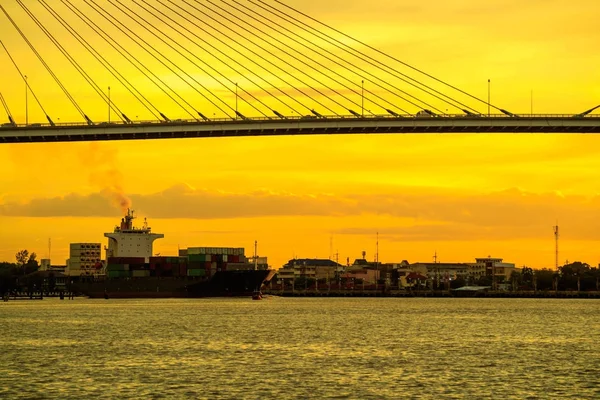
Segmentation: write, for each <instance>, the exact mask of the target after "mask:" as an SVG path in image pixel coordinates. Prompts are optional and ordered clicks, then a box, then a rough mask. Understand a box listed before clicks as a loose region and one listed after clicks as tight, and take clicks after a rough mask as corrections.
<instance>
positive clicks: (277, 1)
mask: <svg viewBox="0 0 600 400" xmlns="http://www.w3.org/2000/svg"><path fill="white" fill-rule="evenodd" d="M257 1H259V2H261V3H263V4H266V3H265V1H263V0H257ZM273 1H275V2H276V3H278V4H281V5H282V6H284V7H287V8H289V9H291V10H293V11H295V12H296V13H298V14H300V15H302V16H304V17H306V18H308V19H310V20H313V21H315V22H316V23H318V24H320V25H323V26H325V27H327V28H329V29H331V30H333V31H335V32H337V33H339V34H341V35H343V36H345V37H347V38H349V39H351V40H353V41H355V42H357V43H359V44H361V45H363V46H366V47H367V48H369V49H371V50H373V51H375V52H377V53H379V54H381V55H384V56H385V57H388V58H391V59H392V60H394V61H396V62H399V63H400V64H402V65H404V66H406V67H408V68H410V69H412V70H414V71H417V72H419V73H421V74H423V75H425V76H427V77H429V78H431V79H433V80H435V81H437V82H440V83H442V84H444V85H446V86H448V87H450V88H452V89H454V90H456V91H458V92H460V93H462V94H465V95H467V96H469V97H471V98H473V99H475V100H477V101H479V102H482V103H484V104H486V105H487V104H488V103H487V102H486V101H484V100H481V99H479V98H477V97H475V96H473V95H471V94H469V93H467V92H465V91H463V90H461V89H459V88H457V87H455V86H453V85H451V84H449V83H446V82H444V81H442V80H440V79H438V78H436V77H434V76H432V75H430V74H428V73H426V72H424V71H422V70H420V69H418V68H416V67H413V66H411V65H409V64H407V63H405V62H403V61H401V60H399V59H397V58H395V57H393V56H390V55H388V54H387V53H384V52H382V51H380V50H378V49H376V48H374V47H372V46H370V45H368V44H366V43H364V42H362V41H360V40H358V39H355V38H353V37H351V36H350V35H347V34H345V33H343V32H341V31H339V30H337V29H335V28H333V27H331V26H329V25H327V24H325V23H324V22H321V21H319V20H317V19H315V18H313V17H311V16H309V15H307V14H305V13H303V12H302V11H299V10H297V9H295V8H293V7H291V6H288V5H287V4H285V3H283V2H281V1H279V0H273ZM267 5H268V4H267ZM268 6H269V7H271V8H273V9H275V10H277V11H278V12H280V13H282V14H284V15H286V16H288V17H289V18H292V19H293V20H295V21H298V22H300V23H301V24H303V25H305V26H308V27H310V28H311V29H313V30H315V31H317V32H319V33H320V34H322V35H324V36H326V37H328V38H330V39H332V40H334V41H335V42H337V43H339V44H341V45H343V46H345V47H347V48H350V49H352V50H353V51H355V52H357V53H359V54H361V55H363V56H365V57H367V58H369V59H371V60H373V61H375V62H377V63H378V64H381V65H383V66H385V67H386V68H389V69H391V70H392V71H394V72H396V73H398V74H400V75H402V76H405V77H406V78H408V79H410V80H412V81H414V82H417V83H418V84H419V85H422V86H424V87H426V88H427V89H429V90H431V91H433V92H435V93H437V94H439V95H441V96H444V97H447V98H449V99H451V100H452V101H455V102H456V103H458V104H461V105H463V106H465V107H467V108H469V109H471V110H473V111H475V112H477V113H478V114H479V111H477V110H475V109H473V108H472V107H468V106H466V105H464V104H463V103H460V102H459V101H458V100H456V99H453V98H452V97H450V96H448V95H446V94H444V93H441V92H439V91H437V90H435V89H433V88H431V87H430V86H428V85H426V84H424V83H422V82H419V81H418V80H416V79H414V78H412V77H410V76H408V75H406V74H403V73H401V72H399V71H397V70H396V69H394V68H392V67H390V66H388V65H386V64H384V63H382V62H381V61H379V60H377V59H375V58H373V57H371V56H369V55H367V54H365V53H363V52H361V51H360V50H356V49H354V48H352V47H350V46H349V45H347V44H345V43H343V42H341V41H339V40H337V39H335V38H333V37H332V36H330V35H328V34H327V33H324V32H321V31H320V30H318V29H316V28H314V27H312V26H310V25H308V24H306V23H305V22H302V21H300V20H298V19H297V18H294V17H293V16H291V15H290V14H288V13H286V12H285V11H281V10H279V9H278V8H276V7H273V6H271V5H268ZM313 35H314V33H313ZM315 36H316V35H315ZM337 47H339V46H337ZM351 54H352V53H351ZM354 56H355V57H358V56H356V55H354ZM379 68H380V69H382V68H381V67H379ZM382 70H383V69H382ZM386 72H387V73H390V72H389V71H386ZM413 86H414V85H413ZM415 87H417V88H419V87H418V86H415ZM419 89H421V90H423V91H425V90H424V89H422V88H419ZM429 94H431V93H429ZM492 107H493V108H495V109H497V110H500V109H499V108H498V107H496V106H492Z"/></svg>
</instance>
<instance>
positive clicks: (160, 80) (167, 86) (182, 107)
mask: <svg viewBox="0 0 600 400" xmlns="http://www.w3.org/2000/svg"><path fill="white" fill-rule="evenodd" d="M83 1H84V2H85V3H86V4H87V5H88V7H90V8H92V9H93V10H94V11H96V13H97V14H98V15H100V16H101V17H103V18H104V19H106V20H107V21H108V22H110V23H111V24H112V25H113V26H114V27H115V28H117V29H118V30H120V31H121V32H122V33H123V34H124V35H125V36H127V37H128V38H129V39H130V40H131V41H133V42H134V43H135V44H137V45H138V46H140V47H141V48H142V49H144V50H145V51H146V52H147V53H148V54H150V55H151V56H153V57H154V58H156V60H157V61H159V62H160V63H161V64H163V65H164V66H165V67H167V68H168V69H169V70H170V71H171V72H173V73H174V74H175V75H177V76H178V77H179V78H180V79H182V78H181V76H179V75H178V74H177V73H176V72H175V71H173V70H172V69H171V68H169V67H168V66H167V65H166V64H165V63H164V62H163V61H161V60H160V59H159V58H158V57H156V55H154V54H152V52H150V51H149V50H148V49H146V48H145V47H144V46H142V45H141V44H140V43H139V42H137V41H136V40H134V39H133V38H132V37H131V35H129V34H128V33H127V32H125V31H124V30H123V29H121V28H120V27H119V26H117V25H116V24H115V23H114V22H113V21H112V20H111V19H109V18H108V17H107V16H106V15H104V14H103V13H106V14H108V15H110V17H112V19H114V20H115V21H117V22H118V23H119V24H121V25H122V26H124V27H125V28H126V29H127V30H129V32H132V33H133V31H131V29H129V28H127V27H126V26H125V25H124V24H123V23H121V22H120V21H118V20H117V19H116V18H115V17H114V16H113V15H111V14H110V13H108V12H107V11H106V10H105V9H104V7H101V6H99V5H98V4H97V3H96V2H95V1H94V0H89V1H88V0H83ZM90 2H91V3H92V4H93V5H94V6H92V5H90ZM96 7H97V8H96ZM98 9H100V10H101V11H102V13H101V12H100V11H99V10H98ZM134 35H135V33H134ZM136 36H137V35H136ZM137 37H138V38H139V36H137ZM142 41H143V42H144V43H145V44H146V45H148V46H149V47H150V48H151V49H152V50H154V51H155V52H157V53H159V54H160V52H159V51H157V50H156V49H155V48H154V47H152V46H151V45H150V44H148V43H147V42H145V41H144V40H142ZM128 54H130V53H128ZM131 57H133V56H131ZM163 57H164V56H163ZM133 58H134V59H135V60H136V61H137V62H138V63H139V62H140V61H139V60H137V59H136V58H135V57H133ZM144 68H146V69H147V70H148V72H150V74H151V75H152V76H154V77H155V78H156V79H157V80H158V81H159V82H160V83H162V84H163V85H164V86H165V87H166V88H167V89H169V90H170V91H171V92H173V94H175V96H177V97H178V98H179V99H181V101H182V102H183V103H185V104H186V105H187V106H188V107H190V108H191V109H192V110H194V111H195V112H196V113H198V110H196V108H195V107H194V106H192V105H191V104H190V103H189V102H188V101H187V100H186V99H184V98H183V97H181V95H180V94H179V93H177V92H176V91H175V90H174V89H173V88H172V87H171V86H169V85H168V84H166V83H165V82H164V81H163V80H162V79H160V78H159V77H158V76H156V74H155V73H153V72H152V71H150V70H149V69H148V68H147V67H144ZM182 80H183V79H182ZM184 82H185V80H184ZM186 83H187V82H186ZM157 86H158V85H157ZM159 87H160V86H159ZM160 88H161V89H162V87H160ZM163 92H164V93H165V94H167V96H169V98H171V100H173V101H174V102H175V104H177V105H178V106H179V107H181V109H182V110H184V111H185V112H186V113H188V114H189V115H190V116H191V117H192V118H194V119H196V120H197V117H196V115H195V114H193V113H191V112H190V111H189V110H188V109H187V108H185V107H184V106H183V105H182V104H181V103H179V102H178V101H177V100H175V98H173V96H171V95H170V94H169V93H168V92H167V91H166V90H164V89H163ZM161 116H162V117H163V119H164V120H165V121H167V122H168V121H169V119H168V118H167V117H166V116H165V115H164V114H161Z"/></svg>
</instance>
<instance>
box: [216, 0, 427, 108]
mask: <svg viewBox="0 0 600 400" xmlns="http://www.w3.org/2000/svg"><path fill="white" fill-rule="evenodd" d="M208 2H209V3H211V4H213V5H214V6H215V7H217V8H218V9H220V10H222V11H224V12H226V13H229V15H231V16H232V17H234V18H236V19H238V20H239V21H241V22H243V23H245V24H247V25H248V26H250V27H251V28H254V29H255V30H257V31H258V32H260V33H261V34H263V35H264V36H267V37H268V38H270V39H272V40H274V41H276V42H278V43H279V44H281V45H282V46H284V47H287V48H288V49H290V50H292V51H294V52H296V53H298V54H299V55H300V56H302V57H304V58H306V59H308V60H309V61H312V62H313V63H315V64H317V65H318V66H319V67H321V68H322V69H324V70H327V71H329V72H330V73H332V74H333V75H336V76H338V77H339V78H341V79H344V80H345V81H347V82H349V83H350V84H351V85H352V87H348V86H347V85H345V84H343V83H341V82H339V81H338V80H336V79H334V78H332V77H331V76H329V75H327V74H325V73H323V72H321V71H322V70H319V69H316V68H315V67H313V66H311V68H312V69H314V70H316V71H318V72H321V74H322V75H323V76H325V77H327V78H329V79H331V80H332V81H334V82H336V83H337V84H339V85H341V86H343V87H344V88H346V89H348V90H350V91H351V92H353V93H354V94H356V95H358V96H361V92H359V91H357V90H356V89H354V87H356V86H357V87H358V88H359V89H360V88H361V85H360V84H359V83H357V82H356V81H352V80H351V79H350V78H348V77H345V76H343V75H342V74H340V73H339V72H337V71H335V70H334V69H332V68H330V67H327V66H326V65H324V64H322V63H321V62H319V61H318V60H317V59H316V58H311V57H310V56H309V55H308V54H307V53H303V52H302V51H300V50H298V49H296V48H293V47H290V46H288V45H286V44H285V43H284V42H282V41H281V40H280V39H278V38H277V37H275V36H273V35H272V34H270V33H268V32H265V31H264V30H262V29H260V28H258V27H257V26H255V25H252V24H251V23H250V22H248V21H246V20H245V19H244V18H241V17H240V16H238V15H235V14H233V13H232V12H230V11H227V10H225V9H224V8H223V7H220V6H218V5H216V4H214V3H213V2H211V1H208ZM221 2H222V3H224V4H226V5H227V6H228V7H231V8H233V9H234V10H236V11H238V12H240V13H242V14H243V15H245V16H247V17H249V18H251V19H253V20H254V21H256V22H259V23H261V24H263V25H265V26H267V27H269V28H270V29H272V30H274V31H275V32H277V33H278V34H280V35H282V36H285V37H287V38H288V39H291V40H292V41H294V42H295V43H297V44H300V45H302V46H304V47H306V48H307V49H309V50H312V49H311V48H310V47H308V46H306V45H304V44H303V43H300V42H298V41H297V40H295V39H293V38H291V37H290V36H289V35H286V34H285V33H283V32H281V31H280V30H277V29H276V28H273V27H272V26H271V25H269V24H266V23H265V22H263V21H261V20H259V19H257V18H256V17H254V16H252V15H250V14H248V13H247V12H245V11H243V10H240V9H239V8H238V7H235V6H233V5H231V4H230V3H228V2H226V1H224V0H221ZM234 2H235V3H237V4H239V5H241V4H240V3H239V2H237V1H235V0H234ZM241 6H242V7H244V8H246V9H248V10H250V9H249V8H248V7H246V6H244V5H241ZM263 18H265V17H263ZM271 22H273V21H271ZM251 34H252V35H253V36H256V37H257V38H259V39H261V40H262V41H264V42H265V43H268V44H270V45H271V46H273V47H275V48H276V49H278V50H280V48H279V47H278V46H276V45H274V44H273V43H272V42H270V41H268V40H266V39H264V38H263V37H261V36H260V35H258V34H256V33H254V32H251ZM311 44H313V43H311ZM313 51H315V52H316V50H313ZM316 53H317V54H320V55H321V56H323V55H322V54H321V53H319V52H316ZM324 57H325V58H327V59H328V60H329V61H332V62H334V63H337V62H336V61H335V60H332V59H331V58H328V57H327V56H324ZM337 64H338V65H340V66H341V67H344V66H343V65H341V64H339V63H337ZM305 65H308V64H306V63H305ZM345 68H346V69H348V68H347V67H345ZM348 70H350V69H348ZM350 71H351V72H353V73H354V71H352V70H350ZM363 79H364V77H363ZM365 92H366V93H369V94H372V95H373V96H374V97H376V98H378V99H379V100H382V101H384V102H385V103H388V104H389V105H391V106H395V105H393V104H392V103H390V102H389V101H388V100H386V99H384V98H382V97H381V96H379V95H377V94H376V93H373V92H372V91H370V90H363V93H362V98H363V100H364V99H369V98H368V97H365V96H364V93H365ZM370 101H371V102H372V103H374V104H375V105H376V106H377V107H380V108H382V109H383V110H386V107H385V106H382V105H381V104H380V103H378V102H377V101H374V100H372V99H371V100H370ZM409 102H410V101H409ZM354 104H355V105H356V106H358V107H361V108H363V107H362V105H360V104H356V102H354ZM412 104H413V105H416V106H417V107H419V105H417V104H414V103H412ZM403 111H404V110H403ZM363 112H364V109H363ZM404 112H406V111H404ZM369 113H371V114H373V113H372V112H371V111H370V110H369ZM373 115H374V114H373Z"/></svg>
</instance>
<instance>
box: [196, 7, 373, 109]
mask: <svg viewBox="0 0 600 400" xmlns="http://www.w3.org/2000/svg"><path fill="white" fill-rule="evenodd" d="M195 1H196V2H198V0H195ZM205 1H206V2H207V3H209V4H211V5H212V6H213V7H215V8H217V9H219V10H222V11H224V12H225V13H226V14H229V15H230V16H233V17H235V18H236V19H239V20H240V21H243V20H242V19H241V18H239V17H237V16H235V15H234V14H232V13H230V12H228V11H226V10H225V9H224V8H222V7H220V6H218V5H216V4H215V3H213V2H212V1H211V0H205ZM204 7H206V8H208V9H209V10H211V11H212V12H213V13H215V14H217V15H218V16H220V17H222V18H225V19H226V20H227V21H229V22H231V23H232V24H234V25H236V26H237V27H239V28H241V29H243V30H244V31H246V32H247V33H249V34H250V35H252V36H255V37H257V38H258V39H260V40H262V41H263V42H265V43H267V44H269V45H271V46H272V47H274V48H275V49H277V50H279V51H281V52H283V53H285V54H286V55H288V56H289V57H291V58H293V59H294V60H296V61H298V62H301V63H303V64H304V65H305V66H307V67H309V68H311V69H313V70H314V71H316V72H317V73H318V74H320V75H322V76H324V77H326V78H327V79H330V80H332V81H333V82H335V83H337V84H338V85H340V86H343V87H344V88H346V89H347V90H349V91H351V92H354V93H355V94H356V95H358V96H360V92H357V91H356V90H354V89H353V88H351V87H348V86H347V85H346V84H344V83H342V82H340V81H338V80H337V79H335V78H333V77H331V76H330V75H328V74H326V73H325V72H323V70H322V69H318V68H316V67H314V66H313V65H311V64H308V63H306V62H304V61H303V60H301V59H299V58H298V57H296V56H295V55H293V54H290V53H288V52H287V51H286V50H284V49H283V48H281V47H279V46H276V45H275V44H273V43H271V42H269V41H268V40H266V39H264V38H263V37H261V36H260V35H257V34H256V33H254V32H252V31H250V30H248V29H247V28H245V27H243V26H242V25H240V24H238V23H237V22H235V21H233V20H231V19H230V18H228V17H227V16H224V15H222V14H221V13H219V12H218V11H215V10H214V9H213V8H211V7H209V6H207V5H205V4H204ZM243 22H244V23H246V24H248V25H250V26H251V27H253V28H254V29H256V30H258V31H259V32H260V33H262V34H263V35H266V36H268V37H270V38H272V39H273V36H271V35H269V34H268V33H266V32H264V31H263V30H261V29H260V28H257V27H256V26H252V25H251V24H250V23H248V22H246V21H243ZM244 38H245V39H246V40H248V41H250V42H251V43H253V44H254V45H255V46H258V45H257V44H256V43H255V42H253V41H252V40H250V39H248V38H247V37H244ZM275 40H276V41H278V42H279V43H281V44H283V42H281V41H280V40H278V39H275ZM284 46H285V44H284ZM294 51H296V52H298V51H297V50H294ZM300 54H301V55H302V56H304V57H306V55H304V54H302V53H300ZM310 60H311V61H313V62H314V63H316V64H318V65H319V66H320V67H321V68H323V69H325V70H328V71H331V69H330V68H328V67H326V66H324V65H323V64H321V63H319V62H318V61H316V60H314V59H310ZM305 74H307V73H305ZM336 74H337V73H336ZM307 75H308V74H307ZM337 75H339V74H337ZM339 76H341V75H339ZM313 79H315V78H314V77H313ZM315 80H316V79H315ZM352 84H354V82H352ZM326 87H327V86H326ZM327 88H328V89H329V90H332V91H333V92H334V93H336V94H337V95H338V96H340V97H343V98H344V99H346V100H347V101H349V102H350V103H352V104H354V105H356V106H357V107H361V105H360V104H359V103H357V102H356V101H354V100H352V99H351V98H349V97H347V96H345V95H343V94H342V93H340V92H339V91H337V90H336V89H332V88H329V87H327ZM374 103H375V102H374ZM375 104H376V105H377V106H379V107H381V108H383V109H385V107H382V106H381V105H379V104H377V103H375ZM346 109H347V110H348V108H346ZM369 112H370V111H369ZM370 113H371V114H372V115H375V114H373V113H372V112H370Z"/></svg>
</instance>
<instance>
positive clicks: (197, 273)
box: [187, 269, 206, 276]
mask: <svg viewBox="0 0 600 400" xmlns="http://www.w3.org/2000/svg"><path fill="white" fill-rule="evenodd" d="M187 274H188V276H206V271H205V270H203V269H188V270H187Z"/></svg>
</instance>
